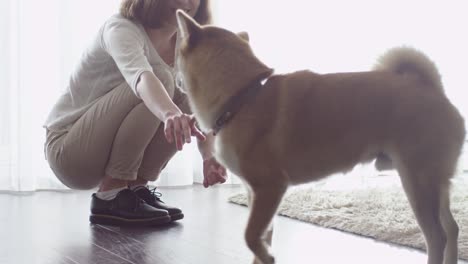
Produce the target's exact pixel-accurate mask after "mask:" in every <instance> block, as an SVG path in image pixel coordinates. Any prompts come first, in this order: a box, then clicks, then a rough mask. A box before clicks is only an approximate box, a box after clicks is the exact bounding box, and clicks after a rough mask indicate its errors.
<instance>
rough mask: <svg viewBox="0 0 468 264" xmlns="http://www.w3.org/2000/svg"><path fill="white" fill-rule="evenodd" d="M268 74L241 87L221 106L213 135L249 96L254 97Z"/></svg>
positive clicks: (229, 119)
mask: <svg viewBox="0 0 468 264" xmlns="http://www.w3.org/2000/svg"><path fill="white" fill-rule="evenodd" d="M267 78H268V76H266V77H265V76H263V75H262V76H260V77H259V78H256V79H255V80H254V81H252V82H250V83H249V84H248V85H247V87H246V88H243V89H242V90H241V91H240V92H238V93H237V94H236V95H234V96H233V97H231V98H230V99H229V100H228V101H227V103H226V104H224V106H223V107H222V108H221V114H219V115H218V118H217V119H216V122H215V124H214V126H213V129H212V131H213V136H216V134H218V133H219V131H220V130H221V128H223V126H225V125H226V124H227V123H228V122H229V121H231V120H232V118H233V117H234V116H235V114H237V112H239V110H240V109H241V107H242V106H243V105H244V104H246V103H247V101H248V100H249V99H251V98H254V97H255V96H256V95H257V94H258V92H259V91H260V89H261V88H262V87H263V83H264V82H266V80H267Z"/></svg>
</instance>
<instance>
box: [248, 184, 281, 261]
mask: <svg viewBox="0 0 468 264" xmlns="http://www.w3.org/2000/svg"><path fill="white" fill-rule="evenodd" d="M285 191H286V186H282V185H278V186H275V185H274V186H261V187H255V188H252V189H251V191H250V195H249V196H250V197H249V200H250V216H249V221H248V224H247V229H246V232H245V240H246V242H247V246H248V247H249V249H250V250H251V251H252V252H253V254H254V255H255V261H254V263H255V264H260V263H261V264H273V263H275V259H274V257H273V256H272V255H271V254H270V252H269V249H270V244H271V235H272V229H270V230H268V233H269V234H268V233H266V232H267V229H268V227H269V225H270V223H271V221H272V219H273V217H274V215H275V213H276V210H277V209H278V206H279V204H280V202H281V199H282V198H283V195H284V193H285ZM265 235H266V239H265Z"/></svg>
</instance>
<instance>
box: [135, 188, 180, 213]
mask: <svg viewBox="0 0 468 264" xmlns="http://www.w3.org/2000/svg"><path fill="white" fill-rule="evenodd" d="M134 192H135V194H136V195H137V196H138V197H140V199H142V200H143V201H145V202H146V203H147V204H149V205H151V206H153V207H154V208H157V209H162V210H166V211H168V212H169V216H170V217H171V221H176V220H180V219H182V218H184V214H183V213H182V210H180V209H179V208H176V207H172V206H168V205H166V204H165V203H164V202H163V201H161V199H160V198H159V197H161V193H159V192H157V191H156V188H153V189H151V190H150V189H148V188H147V187H144V186H141V187H138V188H137V189H136V190H134Z"/></svg>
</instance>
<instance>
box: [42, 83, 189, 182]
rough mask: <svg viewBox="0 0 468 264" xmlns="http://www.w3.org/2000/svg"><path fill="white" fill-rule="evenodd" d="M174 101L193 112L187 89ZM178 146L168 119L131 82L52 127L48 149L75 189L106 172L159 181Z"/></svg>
mask: <svg viewBox="0 0 468 264" xmlns="http://www.w3.org/2000/svg"><path fill="white" fill-rule="evenodd" d="M174 102H175V103H176V104H177V105H178V106H179V108H180V109H181V110H182V111H183V112H184V113H190V108H189V106H188V103H187V99H186V97H185V95H183V94H182V93H181V92H179V91H178V90H177V89H176V92H175V95H174ZM176 152H177V149H176V147H175V144H169V143H168V142H167V141H166V138H165V137H164V124H162V122H161V121H160V120H159V119H158V118H156V117H155V116H154V115H153V114H152V113H151V112H150V111H149V110H148V108H147V107H146V106H145V105H144V103H143V102H142V101H141V100H140V99H138V98H137V97H136V96H135V95H134V94H133V92H132V91H131V89H130V88H129V87H128V86H127V85H121V86H119V87H117V88H115V89H113V90H112V91H110V92H109V93H108V94H106V95H104V96H103V97H101V98H100V99H99V100H98V101H97V102H96V103H95V104H94V105H93V106H92V107H91V108H90V109H89V110H88V111H87V112H86V113H85V114H84V115H83V116H82V117H81V118H79V119H78V120H77V121H76V122H75V124H73V126H72V127H71V128H70V129H69V131H67V132H54V131H47V139H46V143H45V153H46V157H47V160H48V161H49V165H50V167H51V169H52V170H53V172H54V173H55V175H56V176H57V178H58V179H59V180H60V181H61V182H62V183H63V184H65V185H66V186H68V187H69V188H72V189H91V188H94V187H96V186H97V185H99V183H100V182H101V180H102V179H103V177H104V176H105V175H109V176H111V177H113V178H115V179H122V180H135V179H137V178H141V179H145V180H148V181H154V180H156V179H157V178H158V176H159V174H160V172H161V170H162V169H163V168H164V167H165V166H166V164H167V163H168V162H169V160H170V159H171V158H172V157H173V156H174V154H175V153H176Z"/></svg>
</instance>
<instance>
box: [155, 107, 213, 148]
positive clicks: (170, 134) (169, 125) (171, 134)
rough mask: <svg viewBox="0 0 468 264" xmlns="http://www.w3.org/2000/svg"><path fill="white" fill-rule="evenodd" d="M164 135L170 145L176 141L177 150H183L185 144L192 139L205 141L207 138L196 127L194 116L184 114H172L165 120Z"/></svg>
mask: <svg viewBox="0 0 468 264" xmlns="http://www.w3.org/2000/svg"><path fill="white" fill-rule="evenodd" d="M164 135H165V136H166V139H167V141H168V142H169V143H172V142H174V141H175V144H176V147H177V150H182V147H183V145H184V144H185V143H190V142H191V137H192V136H194V137H197V138H198V139H199V140H202V141H203V140H205V139H206V137H205V135H204V134H203V132H201V131H200V130H199V129H198V128H197V127H196V126H195V118H194V116H193V115H187V114H184V113H176V114H170V115H168V117H167V118H166V119H165V120H164Z"/></svg>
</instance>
